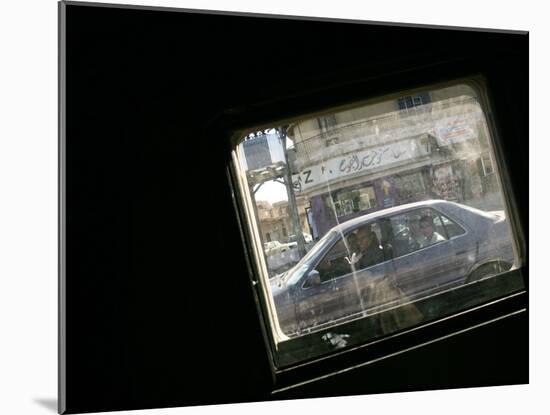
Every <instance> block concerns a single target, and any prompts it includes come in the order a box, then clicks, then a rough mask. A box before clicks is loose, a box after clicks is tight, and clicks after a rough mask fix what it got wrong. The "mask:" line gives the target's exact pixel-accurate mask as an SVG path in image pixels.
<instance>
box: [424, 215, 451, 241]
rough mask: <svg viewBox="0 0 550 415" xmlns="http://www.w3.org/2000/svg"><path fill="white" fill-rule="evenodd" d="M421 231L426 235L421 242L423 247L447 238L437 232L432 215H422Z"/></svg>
mask: <svg viewBox="0 0 550 415" xmlns="http://www.w3.org/2000/svg"><path fill="white" fill-rule="evenodd" d="M420 232H422V235H423V237H424V238H423V239H422V242H421V248H424V247H426V246H429V245H432V244H435V243H437V242H440V241H444V240H445V238H444V237H443V236H441V235H440V234H439V233H437V232H435V227H434V222H433V218H432V217H431V216H422V217H421V218H420Z"/></svg>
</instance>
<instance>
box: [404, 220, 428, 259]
mask: <svg viewBox="0 0 550 415" xmlns="http://www.w3.org/2000/svg"><path fill="white" fill-rule="evenodd" d="M407 226H408V228H409V248H410V250H411V251H416V250H417V249H418V248H420V246H421V244H422V241H423V240H424V236H423V235H422V232H420V223H419V219H418V216H416V217H409V218H408V219H407Z"/></svg>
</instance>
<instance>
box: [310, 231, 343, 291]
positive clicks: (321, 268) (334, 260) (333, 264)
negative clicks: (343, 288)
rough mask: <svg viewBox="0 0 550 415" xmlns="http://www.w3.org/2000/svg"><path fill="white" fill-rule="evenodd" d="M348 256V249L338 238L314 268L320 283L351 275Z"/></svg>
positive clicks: (341, 239)
mask: <svg viewBox="0 0 550 415" xmlns="http://www.w3.org/2000/svg"><path fill="white" fill-rule="evenodd" d="M350 256H351V254H350V250H349V247H348V246H347V244H346V243H345V242H344V238H342V237H340V238H339V240H338V242H337V243H335V244H334V246H333V247H332V248H331V249H330V250H329V251H328V252H327V254H326V255H325V256H324V257H323V259H321V261H320V262H319V263H318V264H317V266H316V267H315V269H316V270H317V271H318V272H319V276H320V278H321V282H326V281H329V280H331V279H334V278H338V277H341V276H342V275H346V274H349V273H351V272H352V269H351V265H350V261H349V258H350Z"/></svg>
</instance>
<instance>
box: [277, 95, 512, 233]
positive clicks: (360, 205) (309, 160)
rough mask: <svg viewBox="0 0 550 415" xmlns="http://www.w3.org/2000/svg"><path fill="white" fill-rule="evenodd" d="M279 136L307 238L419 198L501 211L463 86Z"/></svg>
mask: <svg viewBox="0 0 550 415" xmlns="http://www.w3.org/2000/svg"><path fill="white" fill-rule="evenodd" d="M287 133H288V135H289V137H290V138H291V139H292V140H293V142H294V148H293V149H292V151H293V154H292V157H291V160H292V165H291V170H292V171H293V173H294V175H293V182H294V190H295V193H296V195H297V197H298V198H299V199H301V200H303V202H302V204H303V205H308V206H309V207H310V210H309V211H308V215H307V217H308V220H309V225H310V227H311V229H312V235H313V237H314V238H315V239H318V238H320V237H321V236H323V235H324V234H325V233H326V232H327V231H328V230H329V229H330V228H332V227H333V226H335V225H336V224H337V223H341V222H344V221H347V220H349V219H352V218H354V217H357V216H360V215H364V214H366V213H370V212H373V211H375V210H379V209H383V208H387V207H391V206H395V205H399V204H404V203H409V202H414V201H419V200H424V199H434V198H437V199H440V198H441V199H445V200H451V201H457V202H468V204H471V205H476V204H477V205H479V206H478V207H481V208H487V210H489V209H497V208H501V206H502V201H501V200H500V199H499V196H497V192H496V191H497V183H496V178H495V177H496V175H495V174H494V173H495V163H494V157H493V156H492V154H491V153H490V151H489V148H490V147H489V143H488V139H489V138H488V128H487V125H486V121H485V117H484V114H483V111H482V108H481V106H480V104H479V101H478V98H477V96H476V93H475V91H474V90H473V89H472V88H471V87H470V86H468V85H457V86H453V87H447V88H442V89H439V90H434V91H421V92H418V93H415V94H414V95H409V96H404V97H397V98H395V99H391V100H386V101H383V102H379V103H375V104H371V105H365V106H362V107H360V108H354V109H350V110H345V111H340V112H338V113H334V114H329V115H326V116H322V117H318V118H312V119H308V120H305V121H303V122H298V123H295V124H293V125H291V126H290V127H289V128H288V131H287ZM491 196H494V197H493V199H491Z"/></svg>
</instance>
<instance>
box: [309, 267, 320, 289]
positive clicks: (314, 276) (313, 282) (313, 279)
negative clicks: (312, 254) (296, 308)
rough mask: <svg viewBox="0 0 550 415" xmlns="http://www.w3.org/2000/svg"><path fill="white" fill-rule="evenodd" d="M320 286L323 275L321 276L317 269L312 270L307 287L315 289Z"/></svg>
mask: <svg viewBox="0 0 550 415" xmlns="http://www.w3.org/2000/svg"><path fill="white" fill-rule="evenodd" d="M320 284H321V275H319V271H317V270H316V269H314V270H311V271H310V272H309V274H308V275H307V286H308V287H315V286H317V285H320Z"/></svg>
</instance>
